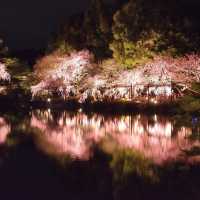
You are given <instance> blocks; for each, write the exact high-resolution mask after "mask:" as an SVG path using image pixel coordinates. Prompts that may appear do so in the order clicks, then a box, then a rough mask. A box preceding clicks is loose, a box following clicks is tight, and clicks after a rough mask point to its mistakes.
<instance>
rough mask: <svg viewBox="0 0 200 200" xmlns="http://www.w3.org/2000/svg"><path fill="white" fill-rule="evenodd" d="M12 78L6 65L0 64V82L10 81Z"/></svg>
mask: <svg viewBox="0 0 200 200" xmlns="http://www.w3.org/2000/svg"><path fill="white" fill-rule="evenodd" d="M10 79H11V76H10V74H9V73H8V72H7V69H6V66H5V64H2V63H0V80H3V81H10Z"/></svg>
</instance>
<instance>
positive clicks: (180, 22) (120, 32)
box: [110, 0, 200, 66]
mask: <svg viewBox="0 0 200 200" xmlns="http://www.w3.org/2000/svg"><path fill="white" fill-rule="evenodd" d="M183 4H184V2H183V1H179V2H174V1H173V0H170V1H167V2H165V1H162V0H156V1H153V0H150V1H149V0H148V1H146V0H129V1H128V3H127V4H125V5H124V6H123V7H122V8H121V9H119V10H118V11H117V12H116V13H115V14H114V16H113V28H112V33H113V38H114V40H113V41H112V43H111V44H110V48H111V50H112V51H113V57H114V58H115V59H116V60H117V61H119V62H121V63H122V64H124V65H125V66H134V65H136V64H138V63H144V62H145V61H146V60H148V59H149V58H152V57H153V56H154V55H158V54H162V55H163V54H164V55H172V56H176V55H182V54H184V53H187V52H190V51H196V50H197V49H198V44H199V41H200V40H199V36H198V34H196V31H195V30H196V28H197V24H195V20H192V17H193V16H191V14H190V15H189V14H188V12H186V13H185V14H184V13H183V12H182V10H181V9H182V8H185V7H186V5H183ZM183 6H185V7H183Z"/></svg>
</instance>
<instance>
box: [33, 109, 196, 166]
mask: <svg viewBox="0 0 200 200" xmlns="http://www.w3.org/2000/svg"><path fill="white" fill-rule="evenodd" d="M31 126H32V127H34V128H38V129H39V130H40V131H41V133H40V134H37V136H39V137H38V144H39V146H40V148H42V149H43V150H44V151H46V152H47V153H51V154H56V155H58V154H68V155H70V156H71V157H72V158H77V159H83V160H87V159H89V158H90V157H91V156H92V153H93V151H92V149H93V148H92V147H93V146H94V145H98V146H99V147H100V148H102V149H103V150H104V151H106V152H109V153H114V151H115V150H116V148H118V149H126V148H127V149H133V150H136V151H138V152H140V153H142V154H143V155H144V156H145V157H147V158H150V159H152V160H153V161H154V162H156V163H157V164H162V163H163V162H165V161H169V160H177V159H183V158H184V156H183V150H190V149H191V148H192V147H193V146H197V145H199V142H198V141H194V140H190V139H189V137H190V136H191V135H192V134H193V131H192V130H193V129H192V128H189V127H185V126H177V125H176V123H175V121H174V120H172V119H170V118H167V117H164V116H158V115H154V116H146V115H134V116H114V117H113V116H110V117H107V116H103V115H97V114H93V115H92V116H88V115H86V114H83V113H76V114H72V113H67V112H62V113H57V114H56V113H52V112H51V111H50V110H47V111H40V110H37V111H34V112H33V113H32V118H31Z"/></svg>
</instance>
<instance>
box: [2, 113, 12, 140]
mask: <svg viewBox="0 0 200 200" xmlns="http://www.w3.org/2000/svg"><path fill="white" fill-rule="evenodd" d="M10 131H11V127H10V125H8V123H7V122H6V121H5V119H4V118H2V117H0V144H3V143H5V141H6V139H7V136H8V134H9V133H10Z"/></svg>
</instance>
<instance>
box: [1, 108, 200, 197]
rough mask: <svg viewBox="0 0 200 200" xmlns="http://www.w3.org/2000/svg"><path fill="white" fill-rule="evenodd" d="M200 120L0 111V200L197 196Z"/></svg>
mask: <svg viewBox="0 0 200 200" xmlns="http://www.w3.org/2000/svg"><path fill="white" fill-rule="evenodd" d="M199 122H200V118H199V117H197V116H178V115H176V116H172V115H171V116H165V115H162V114H156V113H152V114H145V113H133V114H124V115H123V114H118V115H117V114H108V113H104V114H102V113H95V112H87V113H86V112H83V111H82V110H81V109H80V110H77V111H73V112H72V111H60V110H52V109H46V110H39V109H35V110H30V111H23V112H18V113H14V112H1V114H0V154H1V155H0V178H1V181H0V194H1V198H2V199H14V198H16V199H73V200H75V199H76V200H77V199H87V200H88V199H91V200H92V199H109V200H112V199H113V200H115V199H116V200H118V199H123V200H126V199H147V198H148V199H200V191H199V186H200V179H199V177H200V123H199Z"/></svg>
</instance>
